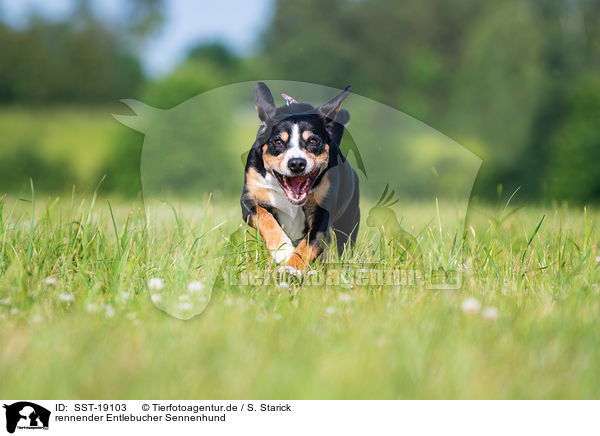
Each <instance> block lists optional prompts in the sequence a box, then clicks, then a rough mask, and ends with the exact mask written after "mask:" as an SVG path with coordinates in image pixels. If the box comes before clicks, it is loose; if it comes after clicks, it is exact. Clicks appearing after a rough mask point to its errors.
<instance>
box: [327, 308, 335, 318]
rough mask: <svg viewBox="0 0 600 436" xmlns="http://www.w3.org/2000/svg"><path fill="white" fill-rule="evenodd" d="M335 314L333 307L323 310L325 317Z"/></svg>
mask: <svg viewBox="0 0 600 436" xmlns="http://www.w3.org/2000/svg"><path fill="white" fill-rule="evenodd" d="M334 313H335V307H333V306H329V307H328V308H327V309H325V315H327V316H331V315H333V314H334Z"/></svg>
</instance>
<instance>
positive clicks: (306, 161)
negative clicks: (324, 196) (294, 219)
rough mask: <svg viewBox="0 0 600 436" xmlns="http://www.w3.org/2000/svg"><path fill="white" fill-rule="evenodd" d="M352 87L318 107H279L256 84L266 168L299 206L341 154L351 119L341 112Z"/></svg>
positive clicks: (266, 90)
mask: <svg viewBox="0 0 600 436" xmlns="http://www.w3.org/2000/svg"><path fill="white" fill-rule="evenodd" d="M350 89H351V88H350V86H348V87H346V89H345V90H344V91H343V92H342V93H341V94H339V95H338V96H337V97H334V98H333V99H331V100H330V101H329V102H327V103H325V104H324V105H322V106H319V107H318V108H315V107H313V106H312V105H310V104H307V103H291V104H289V105H287V106H281V107H276V106H275V102H274V100H273V95H272V94H271V91H270V90H269V88H268V87H267V85H265V84H264V83H262V82H259V83H257V84H256V87H255V88H254V97H255V103H256V110H257V112H258V117H259V118H260V121H261V125H260V128H259V131H258V134H257V146H259V147H260V152H261V154H262V158H263V162H264V166H265V169H266V170H267V171H269V172H270V173H271V174H272V175H273V176H274V177H275V179H277V181H278V182H279V185H280V186H281V188H282V189H283V191H284V192H285V194H286V196H287V198H288V200H289V201H290V202H291V203H292V204H295V205H302V204H304V203H305V202H306V199H307V198H308V194H309V192H310V191H311V189H313V187H314V186H315V182H317V180H318V179H319V176H320V175H321V174H322V173H323V172H324V171H325V170H326V169H327V168H328V166H329V164H330V159H331V158H332V156H336V155H337V153H338V151H339V142H340V141H341V138H342V135H343V132H344V125H345V124H347V122H348V120H349V118H350V116H349V114H348V112H347V111H345V110H340V107H341V105H342V102H343V100H344V99H345V98H346V96H347V95H348V94H349V93H350Z"/></svg>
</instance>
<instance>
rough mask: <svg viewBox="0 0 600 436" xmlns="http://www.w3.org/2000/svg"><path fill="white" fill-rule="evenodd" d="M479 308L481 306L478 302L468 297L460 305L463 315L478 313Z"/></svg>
mask: <svg viewBox="0 0 600 436" xmlns="http://www.w3.org/2000/svg"><path fill="white" fill-rule="evenodd" d="M480 308H481V304H479V301H477V300H476V299H475V298H473V297H469V298H467V299H466V300H465V301H463V302H462V304H461V305H460V309H461V310H462V311H463V312H464V313H477V312H479V309H480Z"/></svg>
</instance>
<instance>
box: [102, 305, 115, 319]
mask: <svg viewBox="0 0 600 436" xmlns="http://www.w3.org/2000/svg"><path fill="white" fill-rule="evenodd" d="M104 315H106V317H107V318H112V317H113V316H115V309H113V307H112V306H111V305H110V304H107V305H106V306H104Z"/></svg>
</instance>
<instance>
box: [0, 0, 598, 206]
mask: <svg viewBox="0 0 600 436" xmlns="http://www.w3.org/2000/svg"><path fill="white" fill-rule="evenodd" d="M130 1H131V0H130ZM85 4H86V2H80V7H79V8H77V9H76V11H75V12H74V13H73V17H70V18H69V19H68V20H65V22H61V23H53V24H48V23H46V22H44V21H43V20H41V19H32V20H31V21H30V24H29V26H28V27H27V28H25V29H22V30H13V29H9V28H8V27H7V26H0V56H1V57H2V60H3V62H1V63H0V101H2V102H11V101H20V102H60V101H85V102H88V101H90V102H99V101H115V100H116V99H119V98H122V97H124V96H127V97H138V98H140V99H141V100H143V101H145V102H146V103H148V104H151V105H155V106H157V107H162V108H168V107H172V106H174V105H176V104H178V103H180V102H182V101H184V100H186V99H188V98H190V97H193V96H194V95H197V94H198V93H200V92H203V91H207V90H210V89H213V88H215V87H218V86H222V85H226V84H229V83H235V82H239V81H246V80H256V79H285V80H298V81H304V82H313V83H319V84H323V85H329V86H333V87H337V88H342V87H344V86H345V85H346V84H352V86H353V91H354V92H356V93H357V94H360V95H363V96H366V97H369V98H372V99H375V100H378V101H381V102H383V103H385V104H387V105H389V106H392V107H394V108H397V109H399V110H401V111H404V112H406V113H408V114H410V115H412V116H414V117H415V118H417V119H419V120H421V121H423V122H425V123H427V124H429V125H430V126H432V127H434V128H435V129H437V130H439V131H441V132H443V133H445V134H446V135H448V136H450V137H452V138H454V139H455V140H457V142H459V143H460V144H462V145H464V146H465V147H467V148H468V149H470V150H472V151H473V152H474V153H476V154H477V155H478V156H480V157H481V158H482V159H483V161H484V165H483V167H482V170H481V171H480V175H479V177H478V180H477V184H476V186H475V188H474V194H475V195H478V196H482V197H485V198H495V197H496V196H497V195H498V192H499V191H500V190H502V191H503V196H504V197H506V196H507V195H510V193H512V192H513V191H514V190H515V189H517V187H521V192H520V194H519V195H520V196H521V197H522V198H538V199H569V200H571V201H577V202H583V201H589V200H593V199H595V200H598V199H600V128H599V127H598V120H599V119H600V74H599V73H600V56H599V55H600V3H598V2H597V1H595V0H570V1H564V0H506V1H503V2H489V1H484V0H430V1H427V2H423V1H420V0H403V1H401V2H397V1H393V0H304V1H302V2H298V1H292V0H277V1H275V2H274V4H273V14H272V17H271V18H270V19H269V22H266V23H265V25H264V31H263V33H262V34H261V35H259V36H258V40H259V47H258V49H257V50H256V51H255V52H253V53H250V54H246V55H245V56H239V55H236V54H234V53H233V52H231V51H230V50H229V49H228V48H227V47H226V46H225V45H223V44H220V43H218V42H213V43H207V44H203V45H200V46H198V47H196V48H194V49H193V50H191V51H190V52H189V56H188V57H187V59H186V60H185V61H184V62H182V64H181V65H179V67H177V68H176V69H175V70H174V71H173V72H172V73H171V74H169V75H168V76H167V77H164V78H160V79H158V80H148V79H143V77H142V72H141V68H140V66H139V61H138V59H137V57H136V55H135V53H136V44H138V45H139V41H140V40H141V39H143V37H144V35H148V34H149V33H151V32H152V31H153V30H154V29H156V28H157V27H159V26H160V23H161V13H160V11H161V3H160V1H159V0H138V1H133V3H132V4H133V5H134V7H132V8H130V10H131V11H133V12H131V17H133V18H128V19H127V20H124V22H127V23H128V26H125V27H126V29H125V30H120V31H115V30H114V29H115V28H119V29H123V28H125V27H124V26H115V25H114V23H112V24H111V23H106V22H102V21H100V20H97V19H96V18H94V17H93V14H91V13H90V12H89V8H88V9H86V8H85V7H84V6H85ZM82 5H83V6H82ZM135 11H137V12H135ZM149 11H150V12H149ZM132 23H133V24H132ZM136 23H137V24H136ZM132 35H137V36H132ZM15 47H18V48H19V49H18V50H16V49H15ZM49 53H51V54H52V55H48V54H49ZM4 59H8V60H9V61H8V62H4ZM141 142H142V138H141V135H139V134H134V133H123V135H120V137H119V138H117V140H116V141H115V145H114V147H115V150H116V151H115V154H114V159H113V160H111V162H107V168H106V170H107V171H109V172H110V170H111V168H112V167H114V166H117V167H118V168H119V169H118V171H115V173H116V174H119V176H117V177H115V178H113V180H112V182H111V183H112V185H111V186H110V187H111V188H112V189H115V190H121V191H130V192H133V191H136V190H137V189H138V187H139V183H138V184H136V183H135V181H136V180H137V177H138V175H137V174H138V173H137V171H139V169H136V168H137V166H138V164H139V152H140V148H141Z"/></svg>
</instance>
